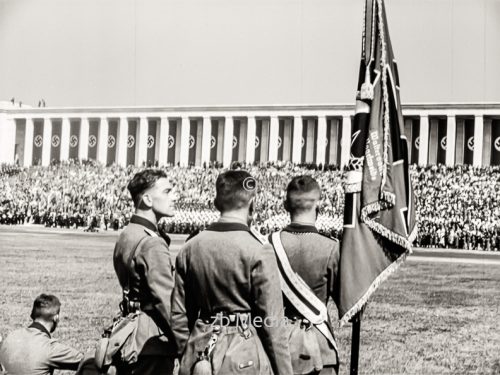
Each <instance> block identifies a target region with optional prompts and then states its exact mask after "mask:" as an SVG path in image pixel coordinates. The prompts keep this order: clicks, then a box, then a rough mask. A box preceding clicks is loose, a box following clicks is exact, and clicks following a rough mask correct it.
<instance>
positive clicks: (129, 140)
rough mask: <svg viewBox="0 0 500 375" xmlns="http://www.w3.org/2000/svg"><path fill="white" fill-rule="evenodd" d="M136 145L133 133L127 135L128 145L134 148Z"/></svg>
mask: <svg viewBox="0 0 500 375" xmlns="http://www.w3.org/2000/svg"><path fill="white" fill-rule="evenodd" d="M134 145H135V137H134V136H133V135H132V134H130V135H129V136H128V137H127V147H128V148H132V147H134Z"/></svg>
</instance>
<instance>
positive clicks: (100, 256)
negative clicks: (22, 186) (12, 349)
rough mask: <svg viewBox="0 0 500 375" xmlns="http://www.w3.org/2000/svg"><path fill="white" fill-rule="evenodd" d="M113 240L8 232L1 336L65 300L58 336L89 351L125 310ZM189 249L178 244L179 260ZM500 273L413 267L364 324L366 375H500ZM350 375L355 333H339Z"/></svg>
mask: <svg viewBox="0 0 500 375" xmlns="http://www.w3.org/2000/svg"><path fill="white" fill-rule="evenodd" d="M114 241H115V237H114V235H112V234H111V235H110V234H84V233H75V232H68V233H62V234H61V233H52V232H48V231H43V230H42V231H41V233H33V231H23V230H21V231H19V230H16V231H13V230H11V229H9V228H5V227H3V228H0V285H1V289H0V335H2V336H5V335H6V334H7V333H8V331H10V330H12V329H14V328H17V327H20V326H23V325H26V324H28V323H29V313H30V309H31V304H32V301H33V299H34V298H35V297H36V296H37V295H38V294H40V293H42V292H48V293H53V294H56V295H57V296H59V298H60V299H61V302H62V304H63V306H62V315H61V322H60V326H59V328H58V331H56V334H55V336H56V337H58V338H60V339H61V340H62V341H65V342H68V343H70V344H72V345H74V346H75V347H78V348H80V349H82V350H84V351H86V350H90V349H92V348H93V346H94V343H95V340H96V339H97V338H98V337H99V335H100V333H101V329H102V327H103V326H104V325H106V324H107V323H109V321H110V318H111V317H112V315H113V314H114V313H115V312H116V311H117V305H118V302H119V300H120V289H119V287H118V282H117V280H116V278H115V275H114V272H113V266H112V252H113V244H114ZM180 243H181V242H180V241H174V243H173V246H172V250H173V252H176V251H177V250H178V247H179V245H180ZM499 306H500V266H499V265H486V264H465V263H443V262H440V263H432V262H419V261H416V260H409V261H407V262H406V263H405V265H403V266H402V267H401V268H400V270H399V271H398V272H397V273H396V274H394V275H393V276H392V277H391V278H390V279H389V280H388V281H387V282H386V283H384V284H383V285H382V287H381V288H380V289H379V290H378V291H377V292H376V294H375V296H374V297H373V298H372V300H371V301H370V303H369V304H368V307H367V309H366V312H365V315H364V320H363V322H362V332H361V353H360V364H359V370H360V373H362V374H403V373H404V374H500V329H499V325H500V324H499V322H500V308H499ZM336 335H337V337H338V340H339V347H340V350H341V353H340V354H341V361H342V362H341V369H340V373H341V374H346V373H348V368H349V367H348V366H349V357H350V335H351V330H350V327H344V328H342V329H340V330H337V332H336Z"/></svg>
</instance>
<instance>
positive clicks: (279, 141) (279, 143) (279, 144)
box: [278, 136, 283, 148]
mask: <svg viewBox="0 0 500 375" xmlns="http://www.w3.org/2000/svg"><path fill="white" fill-rule="evenodd" d="M282 144H283V141H282V140H281V137H279V136H278V148H280V147H281V145H282Z"/></svg>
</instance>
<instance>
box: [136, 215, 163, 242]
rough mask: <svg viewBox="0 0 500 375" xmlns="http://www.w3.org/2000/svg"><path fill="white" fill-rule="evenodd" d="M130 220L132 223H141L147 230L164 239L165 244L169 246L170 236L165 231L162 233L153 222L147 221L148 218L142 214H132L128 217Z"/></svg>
mask: <svg viewBox="0 0 500 375" xmlns="http://www.w3.org/2000/svg"><path fill="white" fill-rule="evenodd" d="M130 222H131V223H132V224H138V225H142V226H143V227H144V228H146V229H147V230H150V231H152V232H154V233H155V234H157V235H159V236H160V237H161V238H163V239H164V240H165V242H166V243H167V245H168V246H170V242H171V240H170V237H169V236H168V235H167V234H166V233H164V232H163V231H159V230H158V227H157V226H156V225H155V224H154V223H152V222H151V221H149V220H148V219H146V218H144V217H142V216H139V215H132V217H131V218H130ZM146 229H145V230H146ZM146 232H147V231H146ZM150 235H151V234H150Z"/></svg>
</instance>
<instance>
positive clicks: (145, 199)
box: [141, 193, 153, 208]
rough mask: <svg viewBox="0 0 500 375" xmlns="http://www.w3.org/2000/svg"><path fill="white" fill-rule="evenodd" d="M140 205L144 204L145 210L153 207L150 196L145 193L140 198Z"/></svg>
mask: <svg viewBox="0 0 500 375" xmlns="http://www.w3.org/2000/svg"><path fill="white" fill-rule="evenodd" d="M141 202H142V204H144V205H145V206H146V207H147V208H151V207H153V198H152V197H151V195H150V194H148V193H146V194H144V195H143V196H142V199H141Z"/></svg>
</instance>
